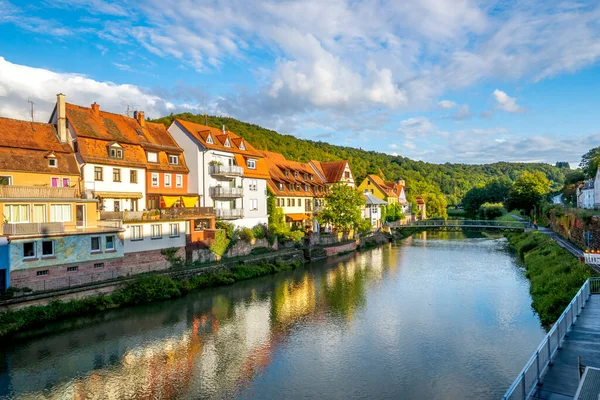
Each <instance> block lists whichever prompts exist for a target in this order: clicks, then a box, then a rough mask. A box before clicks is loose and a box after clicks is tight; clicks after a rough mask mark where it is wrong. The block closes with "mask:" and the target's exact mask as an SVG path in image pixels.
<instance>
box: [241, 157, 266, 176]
mask: <svg viewBox="0 0 600 400" xmlns="http://www.w3.org/2000/svg"><path fill="white" fill-rule="evenodd" d="M248 159H254V160H256V169H250V168H248ZM235 162H236V163H237V165H239V166H240V167H243V168H244V177H245V178H258V179H269V177H270V175H269V167H267V162H266V161H265V160H264V158H262V157H249V156H245V155H242V154H236V155H235Z"/></svg>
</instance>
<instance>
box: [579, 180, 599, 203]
mask: <svg viewBox="0 0 600 400" xmlns="http://www.w3.org/2000/svg"><path fill="white" fill-rule="evenodd" d="M595 186H596V185H595V182H594V180H592V179H590V180H587V181H585V182H584V183H583V185H582V186H581V187H578V188H577V191H578V193H577V205H578V206H579V207H580V208H587V209H593V208H594V207H595V206H596V201H595V199H596V189H595Z"/></svg>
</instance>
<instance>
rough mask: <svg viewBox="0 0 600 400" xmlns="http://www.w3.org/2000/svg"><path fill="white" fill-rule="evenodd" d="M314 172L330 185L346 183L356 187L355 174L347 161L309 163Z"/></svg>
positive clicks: (312, 161)
mask: <svg viewBox="0 0 600 400" xmlns="http://www.w3.org/2000/svg"><path fill="white" fill-rule="evenodd" d="M308 164H309V165H310V166H311V167H312V168H313V169H314V171H315V172H316V173H317V174H318V175H319V177H320V178H321V180H323V181H324V182H325V183H327V184H328V185H333V184H334V183H338V182H341V183H345V184H346V185H348V186H350V187H355V186H356V185H355V182H354V174H353V173H352V170H351V169H350V163H349V162H348V161H347V160H341V161H315V160H311V161H310V162H309V163H308Z"/></svg>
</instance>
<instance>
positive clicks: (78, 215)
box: [75, 204, 85, 228]
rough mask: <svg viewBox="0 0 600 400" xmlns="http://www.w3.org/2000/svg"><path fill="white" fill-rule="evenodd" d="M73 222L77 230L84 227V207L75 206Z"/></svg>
mask: <svg viewBox="0 0 600 400" xmlns="http://www.w3.org/2000/svg"><path fill="white" fill-rule="evenodd" d="M75 221H76V223H77V227H78V228H83V227H85V205H83V204H77V205H76V206H75Z"/></svg>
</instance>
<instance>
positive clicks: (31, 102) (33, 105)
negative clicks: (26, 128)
mask: <svg viewBox="0 0 600 400" xmlns="http://www.w3.org/2000/svg"><path fill="white" fill-rule="evenodd" d="M27 102H28V103H29V106H30V107H31V122H35V103H34V102H33V101H31V100H30V99H27Z"/></svg>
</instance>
